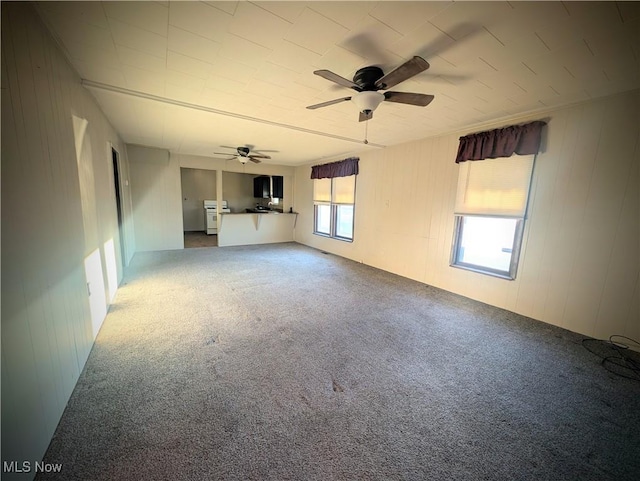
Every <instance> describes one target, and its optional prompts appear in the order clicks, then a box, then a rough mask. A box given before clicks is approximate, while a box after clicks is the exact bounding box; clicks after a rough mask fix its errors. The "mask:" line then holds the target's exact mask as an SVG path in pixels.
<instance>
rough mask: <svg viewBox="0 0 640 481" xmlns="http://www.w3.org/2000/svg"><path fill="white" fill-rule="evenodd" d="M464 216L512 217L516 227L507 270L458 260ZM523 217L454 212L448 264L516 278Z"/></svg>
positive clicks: (508, 278) (502, 276)
mask: <svg viewBox="0 0 640 481" xmlns="http://www.w3.org/2000/svg"><path fill="white" fill-rule="evenodd" d="M465 217H482V218H486V219H514V220H515V221H516V229H515V232H514V234H513V244H512V246H511V259H510V261H509V271H501V270H498V269H492V268H491V267H486V266H482V265H478V264H470V263H467V262H460V261H459V260H458V259H459V257H460V247H461V246H460V242H461V241H462V234H463V225H464V218H465ZM524 220H525V218H524V217H516V216H504V215H488V214H455V216H454V226H453V240H452V244H451V256H450V259H449V266H450V267H456V268H458V269H464V270H467V271H472V272H477V273H479V274H486V275H489V276H493V277H498V278H500V279H506V280H510V281H513V280H515V278H516V274H517V272H518V264H519V261H520V251H521V250H522V240H523V236H524Z"/></svg>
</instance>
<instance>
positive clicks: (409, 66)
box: [376, 56, 429, 90]
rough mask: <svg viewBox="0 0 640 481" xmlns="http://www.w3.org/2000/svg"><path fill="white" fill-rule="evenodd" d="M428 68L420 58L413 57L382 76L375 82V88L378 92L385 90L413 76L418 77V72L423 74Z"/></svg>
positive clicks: (426, 63) (425, 62) (427, 63)
mask: <svg viewBox="0 0 640 481" xmlns="http://www.w3.org/2000/svg"><path fill="white" fill-rule="evenodd" d="M428 68H429V62H427V61H426V60H425V59H423V58H422V57H418V56H415V57H413V58H412V59H411V60H407V61H406V62H405V63H403V64H402V65H400V66H399V67H397V68H396V69H394V70H392V71H391V72H389V73H388V74H386V75H384V76H383V77H382V78H381V79H379V80H378V81H377V82H376V87H377V88H378V89H380V90H387V89H388V88H391V87H393V86H395V85H398V84H399V83H400V82H404V81H405V80H407V79H410V78H411V77H413V76H414V75H418V74H419V73H420V72H424V71H425V70H427V69H428Z"/></svg>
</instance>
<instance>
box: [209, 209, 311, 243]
mask: <svg viewBox="0 0 640 481" xmlns="http://www.w3.org/2000/svg"><path fill="white" fill-rule="evenodd" d="M297 217H298V214H297V213H295V212H294V213H281V212H274V211H270V212H264V213H237V214H236V213H221V214H220V225H219V227H218V245H219V246H220V247H225V246H241V245H251V244H273V243H276V242H291V241H293V230H294V228H295V225H296V220H297Z"/></svg>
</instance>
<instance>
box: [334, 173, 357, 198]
mask: <svg viewBox="0 0 640 481" xmlns="http://www.w3.org/2000/svg"><path fill="white" fill-rule="evenodd" d="M355 192H356V176H355V175H350V176H348V177H334V179H333V202H334V203H336V204H353V203H354V202H355Z"/></svg>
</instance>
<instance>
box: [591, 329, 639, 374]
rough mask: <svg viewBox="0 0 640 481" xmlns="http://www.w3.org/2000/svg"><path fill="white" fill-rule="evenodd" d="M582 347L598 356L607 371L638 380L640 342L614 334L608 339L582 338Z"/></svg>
mask: <svg viewBox="0 0 640 481" xmlns="http://www.w3.org/2000/svg"><path fill="white" fill-rule="evenodd" d="M582 345H583V347H584V348H585V349H586V350H587V351H589V352H591V353H593V354H595V355H596V356H599V357H600V358H601V359H602V361H601V364H602V366H603V367H604V368H605V369H606V370H607V371H609V372H611V373H613V374H616V375H618V376H621V377H625V378H627V379H632V380H634V381H640V352H638V351H636V350H634V349H631V347H633V348H635V349H640V342H638V341H636V340H635V339H632V338H630V337H627V336H621V335H618V334H614V335H612V336H609V340H603V339H591V338H587V339H583V340H582Z"/></svg>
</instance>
